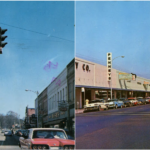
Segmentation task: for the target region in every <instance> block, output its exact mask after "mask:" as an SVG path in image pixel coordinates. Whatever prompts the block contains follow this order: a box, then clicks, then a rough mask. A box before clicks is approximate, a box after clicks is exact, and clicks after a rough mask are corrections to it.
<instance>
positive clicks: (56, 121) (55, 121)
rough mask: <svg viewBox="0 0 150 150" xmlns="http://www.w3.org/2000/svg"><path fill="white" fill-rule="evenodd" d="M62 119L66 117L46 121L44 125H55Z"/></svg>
mask: <svg viewBox="0 0 150 150" xmlns="http://www.w3.org/2000/svg"><path fill="white" fill-rule="evenodd" d="M62 121H66V119H59V120H54V121H49V122H47V123H45V124H44V125H54V124H59V123H60V122H62Z"/></svg>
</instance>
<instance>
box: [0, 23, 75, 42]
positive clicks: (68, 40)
mask: <svg viewBox="0 0 150 150" xmlns="http://www.w3.org/2000/svg"><path fill="white" fill-rule="evenodd" d="M0 24H3V25H7V26H10V27H13V28H17V29H21V30H25V31H29V32H33V33H37V34H42V35H47V36H48V34H45V33H41V32H37V31H33V30H28V29H24V28H20V27H16V26H12V25H9V24H5V23H1V22H0ZM50 37H53V38H57V39H61V40H65V41H69V42H74V41H72V40H68V39H64V38H60V37H57V36H51V35H50Z"/></svg>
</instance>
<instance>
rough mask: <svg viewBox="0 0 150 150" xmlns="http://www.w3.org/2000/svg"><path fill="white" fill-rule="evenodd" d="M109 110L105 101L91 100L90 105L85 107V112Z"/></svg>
mask: <svg viewBox="0 0 150 150" xmlns="http://www.w3.org/2000/svg"><path fill="white" fill-rule="evenodd" d="M101 109H108V102H107V101H106V100H103V99H96V100H91V101H90V103H89V104H87V105H84V112H87V111H91V110H99V111H100V110H101Z"/></svg>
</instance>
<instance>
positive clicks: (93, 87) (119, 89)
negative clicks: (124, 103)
mask: <svg viewBox="0 0 150 150" xmlns="http://www.w3.org/2000/svg"><path fill="white" fill-rule="evenodd" d="M75 87H76V88H78V87H79V88H81V87H84V88H87V89H96V90H97V89H103V90H110V87H99V86H85V85H76V86H75ZM112 90H118V91H137V92H150V91H146V90H135V89H121V88H112Z"/></svg>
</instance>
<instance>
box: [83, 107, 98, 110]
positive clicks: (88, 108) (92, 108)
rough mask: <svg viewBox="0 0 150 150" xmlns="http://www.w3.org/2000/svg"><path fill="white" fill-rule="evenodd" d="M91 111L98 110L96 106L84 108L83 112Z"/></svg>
mask: <svg viewBox="0 0 150 150" xmlns="http://www.w3.org/2000/svg"><path fill="white" fill-rule="evenodd" d="M92 110H98V106H94V107H86V108H84V111H92Z"/></svg>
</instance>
